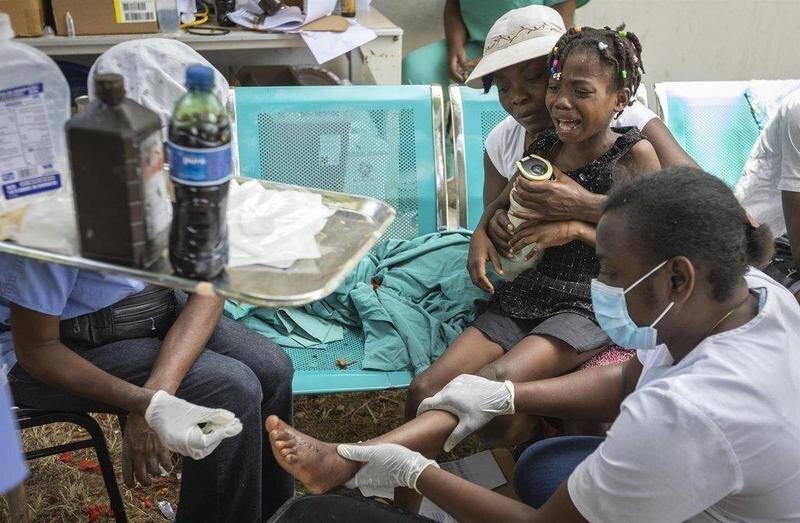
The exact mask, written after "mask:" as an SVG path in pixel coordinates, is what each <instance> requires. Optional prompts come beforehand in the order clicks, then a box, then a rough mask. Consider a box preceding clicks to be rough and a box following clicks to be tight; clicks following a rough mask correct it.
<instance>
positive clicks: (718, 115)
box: [655, 81, 759, 187]
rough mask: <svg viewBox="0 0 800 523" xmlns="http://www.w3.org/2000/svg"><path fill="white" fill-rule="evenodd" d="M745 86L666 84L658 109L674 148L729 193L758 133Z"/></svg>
mask: <svg viewBox="0 0 800 523" xmlns="http://www.w3.org/2000/svg"><path fill="white" fill-rule="evenodd" d="M748 85H749V82H746V81H742V82H665V83H660V84H656V85H655V91H656V100H657V101H658V109H659V112H660V114H661V118H662V119H663V120H664V123H665V124H666V125H667V127H669V130H670V131H671V132H672V134H673V136H675V139H676V140H678V143H680V144H681V146H682V147H683V148H684V149H685V150H686V152H687V153H689V154H690V155H691V156H692V158H694V159H695V161H697V163H698V164H699V165H700V167H702V168H703V169H704V170H706V171H707V172H709V173H711V174H713V175H714V176H716V177H717V178H719V179H721V180H722V181H723V182H725V183H726V184H727V185H728V186H729V187H734V186H735V185H736V183H737V182H738V181H739V177H740V176H741V174H742V169H743V168H744V164H745V162H746V161H747V157H748V156H749V155H750V150H751V149H752V148H753V144H754V143H755V141H756V139H757V138H758V134H759V129H758V125H757V124H756V121H755V119H754V118H753V114H752V111H751V110H750V104H749V103H748V102H747V98H745V91H746V90H747V87H748Z"/></svg>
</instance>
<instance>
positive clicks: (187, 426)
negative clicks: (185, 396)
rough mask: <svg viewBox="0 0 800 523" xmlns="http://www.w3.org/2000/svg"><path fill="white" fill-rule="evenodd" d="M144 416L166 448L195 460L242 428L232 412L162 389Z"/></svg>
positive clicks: (151, 401) (204, 455)
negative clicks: (192, 400)
mask: <svg viewBox="0 0 800 523" xmlns="http://www.w3.org/2000/svg"><path fill="white" fill-rule="evenodd" d="M144 418H145V420H147V423H148V424H149V425H150V427H152V428H153V430H155V431H156V433H157V434H158V437H159V438H160V439H161V442H162V443H163V444H164V446H165V447H167V448H168V449H169V450H171V451H173V452H177V453H178V454H181V455H183V456H188V457H190V458H193V459H203V458H204V457H206V456H208V455H209V454H211V453H212V452H214V449H216V448H217V446H218V445H219V444H220V443H221V442H222V440H224V439H225V438H230V437H231V436H236V435H237V434H239V433H240V432H241V431H242V423H241V422H240V421H239V419H238V418H237V417H236V416H235V415H234V414H233V412H231V411H229V410H225V409H209V408H207V407H201V406H199V405H195V404H193V403H189V402H188V401H184V400H182V399H180V398H176V397H175V396H173V395H171V394H168V393H166V392H164V391H163V390H160V391H158V392H156V393H155V394H153V398H152V399H151V400H150V405H148V407H147V410H146V411H145V413H144ZM201 423H202V424H204V425H203V427H202V428H201V427H200V426H199V425H200V424H201Z"/></svg>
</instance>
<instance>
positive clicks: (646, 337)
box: [592, 260, 675, 350]
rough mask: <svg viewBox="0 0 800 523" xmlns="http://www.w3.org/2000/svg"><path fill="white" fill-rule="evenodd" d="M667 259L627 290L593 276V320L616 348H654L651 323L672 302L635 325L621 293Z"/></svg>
mask: <svg viewBox="0 0 800 523" xmlns="http://www.w3.org/2000/svg"><path fill="white" fill-rule="evenodd" d="M667 261H668V260H664V262H662V263H660V264H658V266H656V267H655V268H654V269H653V270H651V271H650V272H648V273H647V274H645V275H644V276H642V277H641V278H639V279H638V280H636V282H634V284H633V285H631V286H630V287H628V288H627V289H623V288H621V287H611V286H610V285H606V284H605V283H602V282H600V281H597V280H596V279H594V280H592V306H593V307H594V315H595V317H596V318H597V323H598V324H599V325H600V328H601V329H603V330H604V331H605V332H606V334H608V337H609V338H611V340H612V341H613V342H614V343H616V344H617V345H619V346H620V347H625V348H628V349H639V350H653V349H655V348H656V346H657V344H656V340H657V339H658V331H656V329H655V326H656V324H657V323H658V322H659V321H661V319H662V318H663V317H664V316H666V315H667V313H668V312H669V310H670V309H671V308H672V306H673V305H675V302H670V304H669V305H667V308H666V309H664V312H662V313H661V314H659V316H658V318H656V320H655V321H654V322H653V323H651V324H650V325H649V326H647V327H639V326H638V325H636V322H634V321H633V320H632V319H631V315H630V314H628V303H627V302H626V301H625V295H626V294H627V293H628V292H630V291H631V290H632V289H633V288H634V287H636V286H637V285H639V284H640V283H642V282H643V281H644V280H646V279H647V278H649V277H650V276H651V275H652V274H653V273H654V272H656V271H657V270H658V269H660V268H661V267H663V266H664V265H666V263H667Z"/></svg>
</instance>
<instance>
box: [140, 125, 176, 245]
mask: <svg viewBox="0 0 800 523" xmlns="http://www.w3.org/2000/svg"><path fill="white" fill-rule="evenodd" d="M139 168H140V169H141V173H142V182H143V184H144V185H143V187H142V189H143V191H142V192H143V194H142V196H143V199H144V215H145V225H146V226H147V237H148V238H151V239H152V238H155V237H156V236H157V235H158V233H160V232H161V231H163V230H166V229H168V228H169V226H170V223H171V221H172V202H170V199H169V192H168V191H167V180H166V176H165V175H164V145H163V144H162V143H161V132H160V131H156V132H154V133H152V134H151V135H150V136H148V137H147V138H145V139H144V140H142V141H141V143H139Z"/></svg>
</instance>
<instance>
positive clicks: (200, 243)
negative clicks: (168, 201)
mask: <svg viewBox="0 0 800 523" xmlns="http://www.w3.org/2000/svg"><path fill="white" fill-rule="evenodd" d="M186 88H187V89H188V92H187V93H186V94H185V95H183V97H182V98H181V99H180V100H178V103H177V104H176V105H175V111H174V112H173V113H172V120H171V121H170V124H169V141H168V144H167V145H168V148H169V161H170V176H171V178H172V181H173V182H175V204H174V211H173V218H172V229H171V230H170V237H169V259H170V262H171V263H172V267H173V268H174V269H175V273H176V274H178V275H180V276H186V277H189V278H197V279H204V280H207V279H211V278H213V277H215V276H217V275H218V274H219V273H221V272H222V271H223V269H225V264H226V263H227V262H228V228H227V224H226V215H227V206H228V181H229V180H230V177H231V143H230V142H231V128H230V120H229V119H228V115H227V113H226V112H225V108H224V107H223V106H222V103H221V102H220V101H219V100H218V99H217V97H216V96H214V93H213V92H212V89H213V88H214V72H213V70H212V69H211V68H209V67H205V66H202V65H191V66H189V67H188V68H187V69H186Z"/></svg>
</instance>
